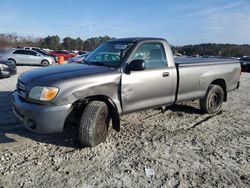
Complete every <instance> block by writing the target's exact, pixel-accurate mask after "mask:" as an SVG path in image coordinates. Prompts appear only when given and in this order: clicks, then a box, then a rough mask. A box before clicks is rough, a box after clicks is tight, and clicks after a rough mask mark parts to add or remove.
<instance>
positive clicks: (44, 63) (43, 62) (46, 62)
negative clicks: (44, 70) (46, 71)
mask: <svg viewBox="0 0 250 188" xmlns="http://www.w3.org/2000/svg"><path fill="white" fill-rule="evenodd" d="M41 65H42V66H43V67H48V66H49V62H48V61H47V60H42V62H41Z"/></svg>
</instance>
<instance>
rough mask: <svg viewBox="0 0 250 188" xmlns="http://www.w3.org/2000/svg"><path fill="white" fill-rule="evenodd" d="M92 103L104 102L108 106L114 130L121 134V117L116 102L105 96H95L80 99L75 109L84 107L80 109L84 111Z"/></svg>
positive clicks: (76, 102) (75, 104)
mask: <svg viewBox="0 0 250 188" xmlns="http://www.w3.org/2000/svg"><path fill="white" fill-rule="evenodd" d="M90 101H102V102H105V103H106V104H107V106H108V110H109V113H110V118H111V119H112V127H113V129H114V130H116V131H117V132H119V131H120V115H119V113H118V109H117V107H116V105H115V102H114V101H113V100H112V99H110V98H109V97H107V96H103V95H95V96H89V97H86V98H84V99H79V100H77V101H75V102H74V103H73V108H74V106H77V107H79V106H83V107H82V108H81V107H80V108H79V109H81V110H84V108H85V106H86V105H87V104H88V103H89V102H90Z"/></svg>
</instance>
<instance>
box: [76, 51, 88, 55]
mask: <svg viewBox="0 0 250 188" xmlns="http://www.w3.org/2000/svg"><path fill="white" fill-rule="evenodd" d="M89 53H90V52H88V51H78V55H84V54H89Z"/></svg>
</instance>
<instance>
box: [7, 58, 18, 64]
mask: <svg viewBox="0 0 250 188" xmlns="http://www.w3.org/2000/svg"><path fill="white" fill-rule="evenodd" d="M10 60H12V61H14V62H15V63H16V60H15V59H12V58H9V59H8V61H10Z"/></svg>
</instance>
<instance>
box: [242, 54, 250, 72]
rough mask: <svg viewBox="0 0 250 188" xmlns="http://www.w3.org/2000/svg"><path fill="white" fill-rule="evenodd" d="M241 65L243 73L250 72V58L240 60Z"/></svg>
mask: <svg viewBox="0 0 250 188" xmlns="http://www.w3.org/2000/svg"><path fill="white" fill-rule="evenodd" d="M240 65H241V69H242V71H243V72H250V57H242V58H240Z"/></svg>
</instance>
